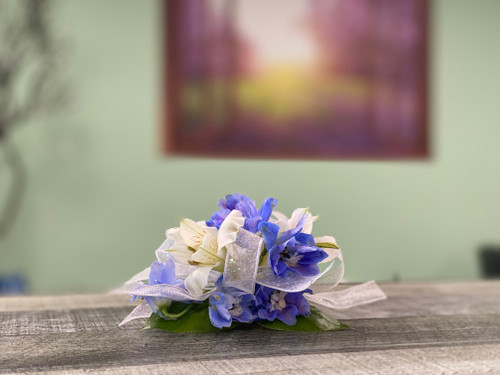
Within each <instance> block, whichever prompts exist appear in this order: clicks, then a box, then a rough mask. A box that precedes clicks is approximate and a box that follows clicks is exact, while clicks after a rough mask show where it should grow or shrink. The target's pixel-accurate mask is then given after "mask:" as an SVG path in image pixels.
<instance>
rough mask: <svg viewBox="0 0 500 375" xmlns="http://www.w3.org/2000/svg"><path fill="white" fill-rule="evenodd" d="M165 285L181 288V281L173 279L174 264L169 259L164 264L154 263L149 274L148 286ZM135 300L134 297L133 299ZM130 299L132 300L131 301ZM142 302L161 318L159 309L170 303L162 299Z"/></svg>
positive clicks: (150, 298)
mask: <svg viewBox="0 0 500 375" xmlns="http://www.w3.org/2000/svg"><path fill="white" fill-rule="evenodd" d="M156 284H167V285H176V286H183V283H182V281H179V280H177V277H175V262H174V261H173V259H171V258H169V259H168V260H167V261H166V262H165V263H162V262H158V261H154V262H153V263H152V264H151V271H150V272H149V285H156ZM133 299H135V296H134V298H133ZM133 299H132V300H133ZM144 300H145V301H146V302H147V304H148V305H149V306H150V307H151V309H152V310H153V312H154V313H155V314H156V315H159V316H163V314H162V313H161V309H162V308H163V307H168V306H169V305H170V303H171V302H172V301H170V300H169V299H167V298H163V297H144Z"/></svg>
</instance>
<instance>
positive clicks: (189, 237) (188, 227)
mask: <svg viewBox="0 0 500 375" xmlns="http://www.w3.org/2000/svg"><path fill="white" fill-rule="evenodd" d="M205 233H206V232H205V230H204V229H203V228H202V227H201V226H200V225H199V224H198V223H196V222H194V221H193V220H191V219H183V220H182V221H181V227H180V235H181V236H182V239H183V240H184V242H186V244H187V245H188V246H189V247H192V248H193V249H197V248H198V246H200V245H201V243H202V241H203V237H204V236H205Z"/></svg>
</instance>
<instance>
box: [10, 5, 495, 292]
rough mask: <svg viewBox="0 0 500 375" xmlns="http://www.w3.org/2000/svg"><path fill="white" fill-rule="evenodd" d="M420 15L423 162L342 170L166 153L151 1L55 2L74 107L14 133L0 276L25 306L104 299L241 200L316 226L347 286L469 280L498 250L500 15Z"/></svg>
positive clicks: (454, 8)
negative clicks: (299, 212) (178, 235)
mask: <svg viewBox="0 0 500 375" xmlns="http://www.w3.org/2000/svg"><path fill="white" fill-rule="evenodd" d="M4 1H5V0H4ZM8 1H14V0H8ZM430 2H431V13H432V20H431V26H432V27H431V28H432V30H431V41H432V44H431V85H430V88H431V90H430V101H431V107H432V111H431V119H430V120H431V133H432V149H433V155H432V158H431V159H430V160H428V161H418V162H404V161H397V162H373V161H371V162H367V161H352V162H348V161H250V160H211V159H198V158H172V157H165V156H163V155H161V153H160V151H159V147H158V146H159V143H160V141H159V139H158V128H159V122H160V107H161V102H160V95H159V93H160V91H161V87H160V50H159V48H160V43H161V40H160V22H161V14H160V6H159V5H160V4H159V2H158V1H140V0H105V1H103V0H85V1H83V0H65V1H61V2H60V6H61V7H60V9H58V11H57V13H56V14H55V16H56V20H57V23H56V27H57V29H58V30H59V31H60V32H61V33H64V34H66V35H67V36H66V39H67V41H68V45H67V49H68V51H67V55H68V58H67V59H68V62H69V68H68V72H69V74H70V77H71V82H72V84H73V91H74V97H75V100H74V108H72V109H71V111H70V112H69V113H70V114H69V115H67V116H66V117H63V118H60V119H57V120H51V121H46V120H43V121H39V122H34V123H32V124H28V125H27V126H26V127H24V128H22V129H19V131H18V132H17V133H16V134H15V141H16V142H17V143H18V144H19V145H20V146H21V147H22V149H23V153H24V157H25V160H26V163H27V165H28V168H29V186H28V191H27V194H26V200H25V201H24V205H23V207H22V212H21V216H20V218H19V221H18V222H17V223H16V227H15V229H14V231H13V232H12V233H11V235H10V236H9V237H8V238H6V239H3V240H2V241H1V242H0V270H2V271H16V270H18V271H22V272H25V273H26V274H27V275H28V277H29V282H30V290H31V291H32V292H34V293H60V292H61V293H62V292H72V291H103V290H107V289H109V288H111V287H116V286H118V285H119V284H120V283H121V282H123V281H124V280H126V279H127V278H128V277H129V276H131V275H132V274H133V273H135V272H136V271H139V270H141V269H142V268H143V267H145V266H147V265H148V264H149V263H150V262H151V261H152V260H153V257H154V250H155V249H156V247H157V245H159V244H160V243H161V242H162V240H163V238H164V231H165V229H166V228H168V227H171V226H175V225H176V224H178V221H179V220H180V219H181V218H183V217H190V218H193V219H205V218H208V217H209V215H210V214H211V213H212V212H213V211H214V210H216V203H217V201H218V199H219V198H220V197H222V196H223V195H225V194H227V193H232V192H244V193H246V194H248V195H250V196H251V197H253V198H254V199H256V200H257V201H258V202H261V201H262V200H263V199H264V198H265V197H268V196H273V197H276V198H278V200H279V202H278V207H279V209H280V211H282V212H285V213H289V212H291V211H292V209H293V208H295V207H301V206H309V207H310V210H311V211H312V212H313V213H314V214H320V215H321V220H320V221H319V222H317V223H316V226H315V232H314V233H315V234H317V235H325V234H332V235H334V236H335V237H336V238H337V240H338V241H339V243H340V245H341V246H342V248H343V251H344V254H345V261H346V275H345V276H346V279H347V280H348V281H362V280H368V279H377V280H390V279H392V278H393V277H394V275H395V274H397V275H399V276H400V277H401V279H402V280H420V279H444V280H449V279H474V278H477V277H479V270H478V262H477V255H476V251H477V248H478V247H479V246H480V245H481V244H483V243H487V242H496V243H499V242H500V230H499V229H500V225H499V224H500V194H499V188H500V173H498V172H499V171H500V147H499V146H500V123H499V122H500V105H499V102H498V98H499V96H498V93H497V89H498V87H500V73H499V70H498V69H499V68H500V47H499V43H498V36H499V34H500V31H499V29H498V24H499V22H500V1H497V0H481V1H471V0H434V1H430ZM0 172H1V174H3V175H4V176H5V171H4V169H3V168H2V167H0ZM2 179H4V180H3V182H2V183H1V184H0V186H4V185H5V177H2Z"/></svg>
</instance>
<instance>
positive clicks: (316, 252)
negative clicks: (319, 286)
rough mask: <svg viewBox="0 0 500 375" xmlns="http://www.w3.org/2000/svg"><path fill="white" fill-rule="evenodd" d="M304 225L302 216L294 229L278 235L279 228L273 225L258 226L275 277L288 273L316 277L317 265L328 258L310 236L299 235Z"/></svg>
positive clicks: (263, 224)
mask: <svg viewBox="0 0 500 375" xmlns="http://www.w3.org/2000/svg"><path fill="white" fill-rule="evenodd" d="M304 223H305V216H304V215H303V216H302V217H301V218H300V219H299V221H298V223H297V226H296V227H295V228H292V229H290V230H288V231H286V232H282V233H280V234H278V233H279V230H280V227H279V226H278V225H276V224H274V223H269V222H261V223H260V224H259V230H260V231H261V232H262V236H263V237H264V243H265V244H266V249H267V251H268V252H269V266H270V267H271V269H272V270H273V273H274V274H275V275H277V276H281V277H285V276H286V275H287V273H288V272H297V273H298V274H300V275H302V276H314V275H317V274H318V273H319V267H318V263H319V262H321V261H322V260H323V259H325V258H327V257H328V254H327V253H326V252H325V251H324V250H322V249H320V248H319V247H317V246H316V243H315V242H314V237H313V236H312V235H310V234H306V233H301V231H302V228H303V227H304Z"/></svg>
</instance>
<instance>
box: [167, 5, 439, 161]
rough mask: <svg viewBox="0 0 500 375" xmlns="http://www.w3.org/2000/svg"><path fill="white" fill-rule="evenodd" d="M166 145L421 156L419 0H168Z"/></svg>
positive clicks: (238, 152) (215, 152) (423, 46)
mask: <svg viewBox="0 0 500 375" xmlns="http://www.w3.org/2000/svg"><path fill="white" fill-rule="evenodd" d="M165 4H166V6H165V11H166V17H165V20H166V22H165V29H164V32H165V34H166V35H165V36H166V37H165V43H166V48H165V51H166V55H165V64H164V68H165V72H166V74H165V88H166V90H165V92H166V95H165V103H164V104H165V109H166V111H165V114H166V115H165V129H166V132H165V137H164V141H165V142H164V145H165V150H167V151H168V152H170V153H174V154H189V155H207V156H222V157H224V156H228V157H229V156H230V157H255V158H301V159H307V158H317V159H335V158H350V159H356V158H365V159H370V158H375V159H394V158H425V157H427V156H428V154H429V147H428V124H427V112H428V110H427V68H426V65H427V1H426V0H166V2H165Z"/></svg>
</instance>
